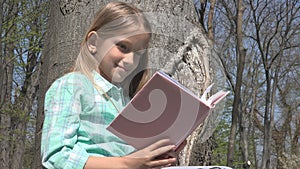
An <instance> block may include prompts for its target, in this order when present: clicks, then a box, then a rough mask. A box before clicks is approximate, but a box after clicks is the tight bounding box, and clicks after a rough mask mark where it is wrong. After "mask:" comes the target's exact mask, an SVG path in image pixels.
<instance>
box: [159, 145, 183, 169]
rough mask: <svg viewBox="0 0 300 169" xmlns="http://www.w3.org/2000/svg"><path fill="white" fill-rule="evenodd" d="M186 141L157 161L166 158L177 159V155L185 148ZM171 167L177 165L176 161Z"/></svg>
mask: <svg viewBox="0 0 300 169" xmlns="http://www.w3.org/2000/svg"><path fill="white" fill-rule="evenodd" d="M186 144H187V141H186V140H184V141H183V142H182V143H181V144H180V145H179V146H178V147H177V148H176V149H175V150H172V151H170V152H168V153H166V154H163V155H161V156H159V157H157V158H158V159H167V158H176V159H178V156H179V153H180V152H181V151H182V150H183V148H184V147H185V146H186ZM172 165H178V161H177V160H176V161H175V162H174V163H172Z"/></svg>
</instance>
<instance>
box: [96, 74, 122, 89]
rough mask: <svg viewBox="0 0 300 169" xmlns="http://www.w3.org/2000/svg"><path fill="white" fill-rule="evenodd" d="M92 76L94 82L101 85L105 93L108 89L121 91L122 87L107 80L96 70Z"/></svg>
mask: <svg viewBox="0 0 300 169" xmlns="http://www.w3.org/2000/svg"><path fill="white" fill-rule="evenodd" d="M93 76H94V82H95V84H96V85H98V86H99V87H101V88H102V89H103V91H104V92H105V93H107V92H110V91H118V92H121V91H122V88H120V87H117V86H115V85H114V84H112V83H110V82H109V81H108V80H106V79H105V78H104V77H102V76H101V75H100V74H99V73H98V72H96V71H94V72H93ZM102 94H104V93H102Z"/></svg>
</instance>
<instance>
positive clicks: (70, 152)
mask: <svg viewBox="0 0 300 169" xmlns="http://www.w3.org/2000/svg"><path fill="white" fill-rule="evenodd" d="M82 87H83V86H82V85H81V84H80V80H78V79H76V80H75V78H67V79H63V78H62V79H59V80H57V81H55V82H54V83H53V84H52V85H51V87H50V88H49V90H48V91H47V93H46V96H45V105H44V111H45V119H44V124H43V131H42V143H41V154H42V163H43V165H44V166H45V167H46V168H55V169H59V168H65V169H75V168H83V167H84V165H85V163H86V161H87V159H88V157H89V154H88V153H87V152H86V150H85V149H84V148H82V147H80V145H78V144H77V136H78V135H77V132H78V128H79V126H80V118H79V114H80V112H81V102H80V95H81V90H82Z"/></svg>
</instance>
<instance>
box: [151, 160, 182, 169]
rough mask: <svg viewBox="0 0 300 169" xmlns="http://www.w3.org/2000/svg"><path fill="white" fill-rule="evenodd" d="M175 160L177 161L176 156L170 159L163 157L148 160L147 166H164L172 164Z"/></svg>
mask: <svg viewBox="0 0 300 169" xmlns="http://www.w3.org/2000/svg"><path fill="white" fill-rule="evenodd" d="M174 162H176V158H168V159H162V160H153V161H150V162H148V163H147V166H148V167H149V168H154V167H164V166H170V165H172V163H174Z"/></svg>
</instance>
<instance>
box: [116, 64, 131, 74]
mask: <svg viewBox="0 0 300 169" xmlns="http://www.w3.org/2000/svg"><path fill="white" fill-rule="evenodd" d="M115 66H116V67H118V68H120V69H122V70H124V71H125V72H128V71H129V70H130V69H129V68H126V67H124V66H122V65H119V64H116V65H115Z"/></svg>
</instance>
